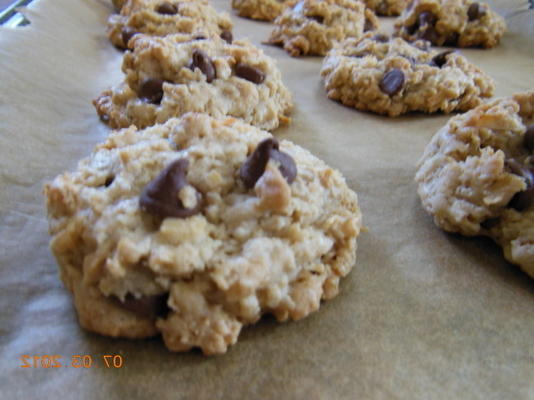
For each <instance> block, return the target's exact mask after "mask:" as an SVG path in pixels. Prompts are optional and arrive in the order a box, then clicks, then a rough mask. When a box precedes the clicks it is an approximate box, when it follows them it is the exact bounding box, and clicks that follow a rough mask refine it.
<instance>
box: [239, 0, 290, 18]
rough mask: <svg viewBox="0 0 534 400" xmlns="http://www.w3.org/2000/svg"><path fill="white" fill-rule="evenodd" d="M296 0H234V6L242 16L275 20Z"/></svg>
mask: <svg viewBox="0 0 534 400" xmlns="http://www.w3.org/2000/svg"><path fill="white" fill-rule="evenodd" d="M289 3H294V0H285V1H284V0H232V8H233V9H234V10H236V11H237V14H238V15H239V16H240V17H245V18H252V19H257V20H260V21H274V19H275V18H276V17H278V16H279V15H280V14H281V13H282V11H283V10H284V8H285V7H286V6H287V5H288V4H289Z"/></svg>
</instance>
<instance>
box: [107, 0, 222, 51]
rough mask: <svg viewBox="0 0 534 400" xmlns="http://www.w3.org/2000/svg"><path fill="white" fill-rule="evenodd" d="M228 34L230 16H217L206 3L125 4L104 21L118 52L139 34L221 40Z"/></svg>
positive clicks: (139, 0)
mask: <svg viewBox="0 0 534 400" xmlns="http://www.w3.org/2000/svg"><path fill="white" fill-rule="evenodd" d="M117 5H120V4H117ZM231 31H232V22H231V20H230V16H229V15H228V14H227V13H217V11H216V10H215V9H214V8H213V7H212V6H211V5H210V4H209V3H208V2H207V1H206V0H180V1H162V0H127V1H126V2H125V3H124V4H123V5H122V8H121V9H120V13H119V14H113V15H111V16H110V18H109V21H108V36H109V38H110V40H111V42H112V43H113V44H114V45H115V46H117V47H119V48H122V49H126V48H128V42H129V40H130V39H131V38H132V37H133V36H135V35H137V34H139V33H142V34H145V35H150V36H166V35H171V34H174V33H184V34H190V35H192V36H199V35H203V36H221V35H222V36H223V37H224V36H225V35H231Z"/></svg>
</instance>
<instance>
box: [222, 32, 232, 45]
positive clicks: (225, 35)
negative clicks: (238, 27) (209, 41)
mask: <svg viewBox="0 0 534 400" xmlns="http://www.w3.org/2000/svg"><path fill="white" fill-rule="evenodd" d="M221 39H223V40H224V41H226V43H230V44H231V43H232V42H233V41H234V35H232V31H222V32H221Z"/></svg>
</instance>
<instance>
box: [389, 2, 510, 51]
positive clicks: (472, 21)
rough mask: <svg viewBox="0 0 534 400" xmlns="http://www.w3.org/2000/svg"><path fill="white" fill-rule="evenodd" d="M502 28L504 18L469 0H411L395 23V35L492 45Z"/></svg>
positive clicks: (439, 42)
mask: <svg viewBox="0 0 534 400" xmlns="http://www.w3.org/2000/svg"><path fill="white" fill-rule="evenodd" d="M505 30H506V23H505V22H504V18H502V17H501V16H500V15H499V14H497V13H495V12H494V11H492V10H491V9H490V8H489V6H488V5H487V4H484V3H477V2H473V1H471V0H413V2H412V3H411V5H410V6H409V7H408V8H407V9H406V10H405V11H404V13H403V14H402V16H401V17H400V18H399V19H398V21H397V22H396V23H395V32H396V34H397V35H398V36H402V37H403V38H405V39H407V40H417V39H424V40H428V41H430V42H431V43H432V44H433V45H435V46H452V47H475V46H479V47H484V48H489V47H495V46H497V45H498V44H499V41H500V39H501V37H502V35H503V34H504V32H505Z"/></svg>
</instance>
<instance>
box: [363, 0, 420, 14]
mask: <svg viewBox="0 0 534 400" xmlns="http://www.w3.org/2000/svg"><path fill="white" fill-rule="evenodd" d="M362 1H363V3H364V4H365V5H366V6H367V7H369V9H371V10H372V11H374V12H375V13H376V14H377V15H387V16H391V15H400V14H401V13H402V12H403V11H404V9H405V8H406V6H407V5H408V3H409V2H410V0H362Z"/></svg>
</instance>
